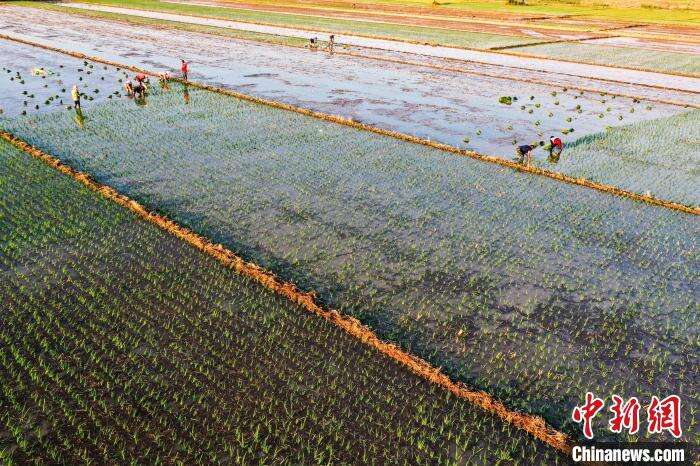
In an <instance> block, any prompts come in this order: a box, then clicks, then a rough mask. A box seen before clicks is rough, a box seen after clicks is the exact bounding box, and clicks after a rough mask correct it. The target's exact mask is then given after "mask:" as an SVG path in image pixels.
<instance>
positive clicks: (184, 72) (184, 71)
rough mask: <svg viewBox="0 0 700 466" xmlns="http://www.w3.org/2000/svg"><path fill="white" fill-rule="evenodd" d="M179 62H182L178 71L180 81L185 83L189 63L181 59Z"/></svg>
mask: <svg viewBox="0 0 700 466" xmlns="http://www.w3.org/2000/svg"><path fill="white" fill-rule="evenodd" d="M180 61H181V62H182V64H181V65H180V71H182V79H184V80H185V81H187V71H188V66H189V64H190V63H189V62H186V61H185V60H182V59H180Z"/></svg>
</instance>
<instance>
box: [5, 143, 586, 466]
mask: <svg viewBox="0 0 700 466" xmlns="http://www.w3.org/2000/svg"><path fill="white" fill-rule="evenodd" d="M0 137H1V138H2V139H4V140H5V141H7V142H9V143H10V144H12V145H13V146H14V147H16V148H18V149H19V150H21V151H23V152H25V153H26V154H28V155H30V156H32V157H34V158H36V159H39V160H41V161H42V162H44V163H45V164H47V165H49V166H50V167H52V168H54V169H56V170H57V171H59V172H61V173H63V174H65V175H67V176H70V177H71V178H73V179H74V180H76V181H78V182H79V183H81V184H82V185H84V186H86V187H87V188H88V189H90V190H92V191H94V192H96V193H98V194H100V195H101V196H102V197H104V198H106V199H108V200H110V201H114V202H115V203H117V204H119V205H121V206H122V207H125V208H126V209H128V210H130V211H131V212H133V213H134V214H136V215H137V216H138V217H140V218H142V219H144V220H146V221H148V222H150V223H152V224H154V225H156V226H157V227H159V228H160V229H162V230H164V231H166V232H168V233H170V234H172V235H173V236H175V237H177V238H179V239H181V240H183V241H185V242H187V243H188V244H190V245H191V246H194V247H195V248H196V249H199V250H200V251H202V252H204V253H205V254H208V255H209V256H211V257H213V258H215V259H217V260H218V261H219V262H220V263H221V264H223V265H224V266H226V267H228V268H231V269H233V270H235V271H236V272H237V273H238V274H240V275H243V276H246V277H249V278H252V279H253V280H255V281H256V282H258V283H260V284H261V285H262V286H264V287H265V288H267V289H268V290H270V291H272V292H274V293H276V294H279V295H281V296H284V297H285V298H287V299H289V300H290V301H292V302H294V303H296V304H297V305H299V306H301V307H302V308H304V309H306V310H307V311H309V312H311V313H312V314H316V315H318V316H320V317H322V318H324V319H326V320H327V321H329V322H331V323H332V324H334V325H336V326H337V327H340V328H341V329H342V330H344V331H345V332H347V333H348V334H350V335H352V336H353V337H355V338H357V339H359V340H360V341H361V342H362V343H364V344H366V345H369V346H371V347H372V348H374V349H376V350H377V351H379V352H380V353H382V354H384V355H386V356H388V357H389V358H391V359H392V360H394V361H395V362H397V363H399V364H400V365H401V366H403V367H405V368H407V369H409V370H410V371H411V372H413V373H414V374H416V375H418V376H420V377H422V378H424V379H425V380H427V381H429V382H431V383H434V384H436V385H439V386H441V387H443V388H444V389H446V390H448V391H449V392H450V393H452V394H454V395H455V396H457V397H459V398H461V399H464V400H467V401H469V402H471V403H473V404H475V405H477V406H479V407H480V408H482V409H484V410H485V411H487V412H489V413H491V414H494V415H495V416H497V417H498V418H500V419H501V420H503V421H505V422H507V423H509V424H512V425H514V426H516V427H518V428H520V429H522V430H524V431H526V432H528V433H529V434H531V435H532V436H534V437H535V438H537V439H539V440H541V441H542V442H544V443H547V444H548V445H550V446H551V447H553V448H555V449H556V450H558V451H561V452H562V453H565V454H569V453H570V452H571V448H572V442H571V439H570V438H569V437H568V436H567V435H566V434H564V433H562V432H559V431H557V430H556V429H554V428H553V427H551V426H549V425H547V423H546V422H545V420H544V419H543V418H541V417H539V416H533V415H530V414H524V413H521V412H518V411H514V410H511V409H509V408H507V407H506V406H505V405H504V404H503V403H501V402H500V401H498V400H496V399H495V398H493V397H492V396H491V395H489V394H488V393H486V392H484V391H475V390H472V389H470V388H469V387H467V386H466V385H465V384H464V383H462V382H454V381H452V380H451V379H450V378H449V377H448V376H447V375H445V374H443V373H442V372H441V370H440V369H439V368H436V367H433V366H431V365H430V364H429V363H428V362H426V361H425V360H423V359H421V358H419V357H417V356H415V355H412V354H410V353H407V352H405V351H404V350H402V349H401V348H399V347H398V346H396V345H394V344H393V343H388V342H385V341H383V340H381V339H380V338H379V337H378V336H377V334H376V333H374V331H373V330H371V329H370V328H369V327H367V326H365V325H364V324H363V323H362V322H360V321H359V320H357V319H355V318H354V317H350V316H347V315H343V314H341V313H340V312H338V311H337V310H334V309H326V308H324V307H322V306H321V305H319V304H318V303H317V300H316V295H315V293H314V292H304V291H301V290H299V289H298V288H297V287H296V285H294V284H293V283H290V282H285V281H282V280H281V279H279V278H278V277H277V276H276V275H275V274H273V273H272V272H270V271H268V270H266V269H264V268H262V267H260V266H258V265H257V264H255V263H252V262H247V261H245V260H244V259H243V258H241V257H240V256H238V255H236V254H235V253H234V252H232V251H231V250H229V249H227V248H226V247H224V246H223V245H221V244H215V243H213V242H211V241H209V240H208V239H207V238H205V237H204V236H201V235H199V234H197V233H195V232H194V231H192V230H190V229H188V228H185V227H183V226H181V225H179V224H178V223H176V222H175V221H173V220H170V219H168V218H167V217H165V216H163V215H160V214H158V213H155V212H153V211H149V210H148V209H147V208H145V207H144V206H143V205H141V204H140V203H139V202H137V201H135V200H133V199H131V198H129V197H128V196H126V195H124V194H121V193H119V192H118V191H117V190H115V189H114V188H112V187H110V186H108V185H105V184H102V183H99V182H97V181H95V180H93V179H92V178H91V177H90V175H88V174H87V173H84V172H81V171H79V170H76V169H74V168H72V167H70V166H68V165H66V164H64V163H63V162H61V161H60V160H59V159H58V158H56V157H54V156H52V155H50V154H48V153H46V152H44V151H42V150H40V149H38V148H36V147H33V146H31V145H30V144H29V143H27V142H26V141H24V140H23V139H21V138H18V137H16V136H14V135H12V134H11V133H8V132H6V131H4V130H0Z"/></svg>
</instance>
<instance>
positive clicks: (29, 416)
mask: <svg viewBox="0 0 700 466" xmlns="http://www.w3.org/2000/svg"><path fill="white" fill-rule="evenodd" d="M0 151H1V154H0V164H2V165H3V170H0V181H1V182H0V190H2V191H4V192H3V196H0V199H7V198H8V197H11V198H13V199H15V200H18V201H20V202H12V203H2V204H1V205H0V218H2V222H0V229H6V228H8V227H11V228H13V231H14V234H13V236H12V239H11V241H8V242H3V243H0V248H1V249H0V250H2V254H0V265H1V266H2V267H3V268H4V269H5V270H7V271H8V273H7V277H6V278H7V280H5V281H3V282H2V284H0V297H2V299H3V302H4V303H6V305H7V306H6V310H7V312H5V313H4V314H3V316H2V323H3V325H2V327H1V328H2V330H1V331H0V341H2V345H0V361H1V362H2V367H3V371H1V372H0V380H1V381H2V383H1V384H0V385H2V387H3V391H2V394H0V404H1V405H2V407H3V410H2V414H1V415H0V422H1V423H2V424H1V425H2V426H4V427H3V428H5V429H7V431H8V432H10V433H11V435H12V441H10V442H9V444H8V443H7V442H5V443H4V444H3V448H2V449H1V450H0V451H2V455H3V458H4V459H5V460H8V461H9V462H10V463H12V462H13V461H16V462H18V463H22V462H24V460H26V459H30V458H31V459H33V460H38V459H42V458H43V459H44V460H46V461H50V462H55V463H67V462H81V463H86V464H88V463H91V462H97V463H100V462H111V461H115V460H116V461H120V462H137V463H143V462H147V463H155V464H160V463H167V464H199V463H219V462H236V463H241V464H246V463H250V462H261V463H264V464H268V463H275V464H276V463H281V464H299V463H304V464H305V463H331V464H332V463H348V462H356V461H359V460H361V461H363V462H366V463H369V462H373V461H377V462H386V463H391V464H415V463H430V464H464V463H468V464H484V463H494V462H496V461H497V460H499V459H500V460H513V461H525V462H532V463H542V462H546V463H557V462H559V461H561V460H562V457H561V456H559V455H557V454H556V453H555V452H554V450H551V449H549V448H547V447H545V446H544V444H542V443H539V442H537V441H535V440H534V439H532V438H531V437H529V436H528V435H527V434H525V433H524V432H523V431H520V430H518V429H516V428H514V427H512V426H510V425H509V424H507V423H504V422H503V421H501V420H500V419H498V418H496V417H494V416H491V415H488V414H486V413H485V412H484V411H482V410H480V409H478V408H475V407H474V406H473V405H472V404H470V403H468V402H466V401H464V400H461V399H459V398H457V397H455V396H453V395H452V394H450V393H449V392H447V391H444V390H443V389H442V388H441V387H439V386H438V385H434V384H430V383H428V382H426V381H423V380H422V379H420V378H416V377H415V376H413V375H412V374H411V373H410V372H408V371H406V370H405V369H403V368H402V367H401V366H399V365H397V364H396V363H395V362H393V361H391V360H389V359H387V358H384V357H382V356H381V355H379V354H378V353H377V352H376V351H374V350H372V349H371V348H370V347H369V346H367V345H365V344H363V343H361V342H360V341H359V340H356V339H353V338H351V337H349V336H348V335H346V334H345V333H343V332H342V331H341V330H340V329H339V328H337V327H335V326H333V325H331V324H330V323H328V322H327V321H325V320H323V319H319V318H317V317H316V316H313V315H311V314H306V313H304V311H302V310H301V309H299V308H298V307H296V306H294V305H292V304H291V303H289V302H288V301H286V300H284V299H283V298H281V297H277V296H275V295H273V294H270V293H269V292H268V291H266V290H264V289H263V288H261V287H259V286H257V285H255V284H254V283H252V282H251V281H250V280H248V279H246V278H243V277H240V276H238V275H236V274H234V273H233V272H232V271H230V270H227V269H225V268H223V267H221V266H219V265H218V264H217V263H216V262H214V261H212V260H210V259H208V258H206V256H204V255H200V254H199V253H198V252H197V251H196V250H195V249H191V248H189V247H188V246H186V245H185V244H184V243H180V242H179V241H177V240H176V239H175V238H174V237H171V236H169V235H167V234H166V233H164V232H162V231H161V230H158V229H156V228H153V227H150V226H148V225H146V224H143V223H139V222H138V221H136V219H135V218H134V217H133V216H131V215H130V214H129V213H128V212H127V211H126V210H121V208H119V207H118V206H117V205H116V204H114V205H112V204H109V203H106V202H104V201H101V200H99V199H98V198H97V197H96V196H94V195H93V194H92V193H91V192H89V191H87V190H81V189H79V188H78V185H73V184H71V183H72V181H71V180H70V179H68V178H62V177H61V176H60V175H58V174H56V173H54V172H51V171H50V170H49V169H48V168H46V167H44V166H42V165H41V164H38V163H33V162H34V161H32V160H31V159H29V158H27V157H26V156H25V155H24V154H21V153H18V152H16V151H13V150H11V149H9V148H8V146H7V145H2V146H0ZM81 180H82V181H84V182H85V181H88V180H87V179H85V178H81ZM103 194H104V192H103ZM30 206H31V208H30ZM47 217H49V218H53V219H55V220H53V221H51V222H46V221H43V220H42V219H44V218H47ZM39 348H40V349H41V350H40V351H37V349H39ZM348 361H352V362H353V364H348ZM8 387H12V389H11V390H8V389H7V388H8ZM8 445H9V446H8Z"/></svg>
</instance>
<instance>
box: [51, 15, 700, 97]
mask: <svg viewBox="0 0 700 466" xmlns="http://www.w3.org/2000/svg"><path fill="white" fill-rule="evenodd" d="M71 3H78V4H79V3H80V2H79V1H77V2H76V1H69V2H67V3H65V4H64V5H62V6H64V7H65V8H72V9H74V10H80V9H81V8H80V7H75V6H73V7H71V6H67V5H69V4H71ZM87 5H97V6H104V7H110V8H124V7H116V6H113V5H103V4H87ZM124 9H127V10H128V9H131V10H137V11H138V10H140V11H147V12H151V13H167V14H177V15H179V16H184V17H187V16H191V17H194V18H203V19H215V20H222V21H231V22H238V23H247V24H254V25H258V26H271V27H280V28H287V29H298V30H300V31H307V32H322V33H324V34H336V35H342V34H345V35H348V36H355V37H362V38H365V39H379V40H386V41H393V42H403V43H406V44H414V45H428V46H432V47H446V48H450V49H456V50H470V51H473V52H486V53H496V54H500V55H510V56H514V57H522V58H538V59H542V60H552V61H559V62H563V63H574V64H583V65H593V66H604V67H606V68H614V69H619V70H629V71H642V72H646V73H656V74H666V75H671V76H681V77H684V78H700V74H698V73H695V74H693V73H683V72H679V71H659V70H652V69H648V68H639V67H630V66H615V65H608V64H605V63H593V62H587V61H575V60H567V59H565V58H562V59H560V58H552V57H547V56H545V55H534V54H527V53H517V52H508V51H504V50H490V49H477V48H474V47H466V46H458V45H448V44H437V43H435V44H433V43H430V42H425V41H419V40H410V39H406V40H404V39H396V38H392V37H390V36H381V35H376V36H375V35H370V34H362V33H359V34H358V33H354V32H353V33H346V32H342V33H339V32H338V31H333V30H329V29H323V28H315V29H312V28H308V27H303V26H285V25H279V24H274V23H265V22H259V21H248V20H238V19H228V18H221V17H216V16H205V15H195V14H181V13H170V12H167V11H163V10H151V9H145V8H134V7H131V8H124ZM85 10H88V11H101V10H99V8H94V9H93V8H85ZM124 14H128V13H124ZM134 16H137V15H134ZM348 21H352V20H348ZM182 22H186V21H182ZM415 27H423V28H425V26H415ZM234 29H235V28H234ZM428 29H429V28H428ZM475 34H479V33H475ZM494 35H502V34H494ZM516 37H517V36H516ZM523 37H526V36H523ZM528 45H529V44H528ZM523 47H527V45H526V44H523ZM370 48H371V47H370ZM380 50H384V49H380ZM465 61H473V62H474V63H480V62H478V61H474V60H465ZM511 68H514V67H513V66H511ZM571 76H578V77H582V76H580V75H571ZM614 82H623V81H614ZM627 84H638V83H627ZM639 85H640V86H648V87H658V88H660V89H669V90H674V91H682V89H674V88H669V87H664V86H655V85H646V84H639ZM685 92H692V91H685Z"/></svg>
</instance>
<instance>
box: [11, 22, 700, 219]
mask: <svg viewBox="0 0 700 466" xmlns="http://www.w3.org/2000/svg"><path fill="white" fill-rule="evenodd" d="M0 39H9V40H13V41H17V42H20V43H24V44H27V45H31V46H35V47H38V48H43V49H46V50H52V51H54V52H58V53H62V54H65V55H69V56H72V57H75V58H81V59H83V60H90V61H93V62H96V63H102V64H105V65H110V66H114V67H117V68H124V69H128V70H131V71H135V72H140V73H144V74H148V75H150V76H154V77H157V76H158V73H156V72H154V71H151V70H146V69H143V68H140V67H138V66H133V65H125V64H123V63H117V62H114V61H111V60H106V59H103V58H100V57H94V56H90V55H86V54H84V53H80V52H72V51H70V50H64V49H61V48H58V47H53V46H49V45H44V44H38V43H36V42H32V41H28V40H24V39H17V38H13V37H11V36H6V35H4V34H0ZM171 80H173V81H176V82H180V83H183V84H187V85H189V86H192V87H195V88H199V89H205V90H207V91H211V92H215V93H218V94H222V95H227V96H230V97H235V98H237V99H239V100H245V101H248V102H252V103H256V104H261V105H266V106H268V107H273V108H278V109H281V110H287V111H291V112H294V113H299V114H301V115H306V116H309V117H313V118H316V119H320V120H324V121H328V122H331V123H337V124H340V125H344V126H349V127H352V128H355V129H359V130H363V131H368V132H371V133H375V134H380V135H382V136H388V137H392V138H394V139H400V140H403V141H407V142H411V143H415V144H420V145H423V146H427V147H432V148H434V149H438V150H441V151H444V152H450V153H452V154H455V155H460V156H463V157H470V158H472V159H475V160H480V161H482V162H488V163H493V164H496V165H500V166H502V167H506V168H510V169H513V170H516V171H519V172H522V173H530V174H534V175H540V176H544V177H547V178H551V179H554V180H557V181H561V182H564V183H568V184H573V185H578V186H582V187H585V188H591V189H595V190H597V191H601V192H605V193H608V194H612V195H614V196H618V197H625V198H628V199H632V200H635V201H640V202H644V203H646V204H649V205H653V206H658V207H665V208H667V209H671V210H675V211H679V212H684V213H687V214H693V215H700V206H688V205H684V204H681V203H678V202H673V201H668V200H664V199H659V198H656V197H654V196H651V195H647V194H639V193H635V192H632V191H628V190H625V189H622V188H619V187H617V186H612V185H608V184H604V183H599V182H596V181H591V180H588V179H586V178H576V177H573V176H569V175H564V174H562V173H558V172H553V171H551V170H547V169H544V168H539V167H535V166H531V165H523V164H521V163H518V162H515V161H512V160H508V159H504V158H501V157H496V156H493V155H484V154H480V153H478V152H475V151H470V150H466V149H460V148H458V147H454V146H451V145H449V144H444V143H441V142H435V141H432V140H430V139H425V138H421V137H419V136H414V135H410V134H406V133H401V132H399V131H394V130H389V129H384V128H379V127H377V126H372V125H368V124H366V123H360V122H358V121H355V120H352V119H350V118H345V117H341V116H338V115H331V114H327V113H323V112H317V111H315V110H309V109H306V108H301V107H297V106H295V105H291V104H285V103H283V102H277V101H274V100H270V99H264V98H262V97H255V96H252V95H248V94H243V93H241V92H237V91H234V90H231V89H225V88H221V87H217V86H212V85H210V84H204V83H200V82H197V81H189V80H188V81H184V80H183V79H181V78H171Z"/></svg>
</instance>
